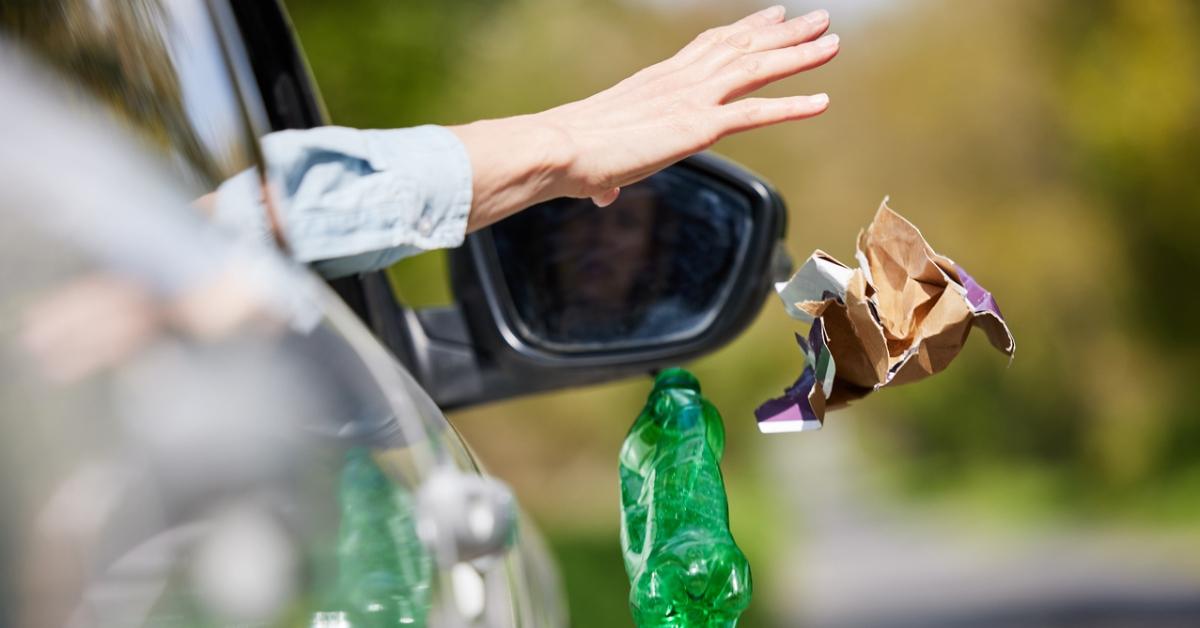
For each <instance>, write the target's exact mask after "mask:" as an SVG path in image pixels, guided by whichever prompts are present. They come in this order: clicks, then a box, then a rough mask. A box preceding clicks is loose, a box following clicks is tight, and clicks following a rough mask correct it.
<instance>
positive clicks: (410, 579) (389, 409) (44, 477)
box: [0, 0, 790, 626]
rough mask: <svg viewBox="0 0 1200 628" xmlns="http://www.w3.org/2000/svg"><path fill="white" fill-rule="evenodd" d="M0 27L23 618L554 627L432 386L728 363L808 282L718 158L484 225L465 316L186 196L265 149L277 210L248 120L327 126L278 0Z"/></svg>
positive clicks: (115, 8)
mask: <svg viewBox="0 0 1200 628" xmlns="http://www.w3.org/2000/svg"><path fill="white" fill-rule="evenodd" d="M0 25H2V26H3V39H0V45H3V54H4V57H5V59H6V61H5V64H4V65H3V67H0V93H3V94H5V115H4V116H3V119H2V120H0V137H2V138H3V139H4V141H3V142H0V220H3V224H4V228H3V230H2V231H0V234H2V235H0V238H2V239H3V243H2V246H0V251H2V252H0V256H2V257H0V259H2V260H3V261H2V263H0V268H2V269H3V270H2V271H0V272H2V273H3V274H2V275H0V369H2V372H3V374H4V378H3V383H2V384H0V387H2V388H3V392H2V393H0V407H2V412H0V467H2V470H0V487H2V491H3V492H2V493H0V498H2V499H3V504H4V507H3V508H0V559H2V562H3V565H4V566H5V568H4V569H5V570H4V573H3V576H2V578H0V608H3V609H4V610H3V613H4V614H5V615H6V616H7V617H6V618H5V621H4V623H5V624H6V625H10V624H13V625H27V626H60V625H71V626H94V625H96V626H136V625H183V626H190V625H231V624H239V625H246V624H249V625H298V624H301V625H302V624H309V625H313V626H359V625H377V624H382V623H391V624H395V623H403V624H408V625H436V626H473V625H481V626H557V625H562V624H564V622H565V611H564V609H563V605H562V602H561V593H560V590H559V583H558V578H557V574H556V570H555V568H554V566H553V563H552V560H551V559H550V557H549V556H548V554H547V552H546V550H545V549H544V546H543V545H542V543H541V540H540V538H539V536H538V534H537V532H536V530H534V529H533V528H531V527H530V526H529V525H528V524H527V523H526V522H525V521H524V520H523V519H522V518H521V516H520V514H519V509H518V508H517V506H516V504H515V502H514V500H513V498H512V496H511V494H510V493H509V491H508V490H507V488H505V487H504V486H503V485H502V484H500V483H499V482H496V481H494V480H492V479H489V478H487V477H486V476H485V475H482V474H481V473H480V471H479V469H478V467H477V465H476V464H475V462H474V461H473V459H472V457H471V455H470V453H469V452H468V450H467V447H466V446H465V445H464V443H463V442H462V441H461V439H460V438H459V437H458V435H457V434H456V433H455V432H454V430H453V429H452V428H451V427H450V426H449V424H447V423H446V420H445V418H444V416H443V414H442V412H441V410H440V409H439V406H441V407H450V406H461V405H468V404H474V403H479V402H483V401H487V400H492V399H499V398H503V397H509V396H513V395H518V394H525V393H529V392H535V391H541V390H551V389H555V388H561V387H565V386H572V385H581V384H586V383H592V382H599V381H605V380H610V379H614V378H618V377H623V376H628V375H633V374H639V373H645V372H648V371H650V370H653V369H655V368H659V367H661V366H664V365H666V364H670V363H674V362H678V361H681V360H684V359H687V358H690V357H694V356H697V355H700V354H702V353H705V352H708V351H711V350H713V349H715V348H717V347H718V346H720V345H721V344H724V343H725V342H728V341H729V340H731V339H732V338H734V337H735V336H736V335H737V334H738V333H740V332H741V331H742V330H744V329H745V327H746V326H747V325H748V324H749V323H750V321H751V320H752V319H753V317H754V316H755V314H756V313H757V311H758V309H759V308H760V307H761V305H762V303H763V301H764V299H765V298H766V296H767V294H768V291H769V288H770V281H771V279H772V276H779V275H783V274H786V273H787V271H788V270H789V266H790V262H789V261H788V260H787V258H786V255H784V254H783V253H782V249H781V248H780V246H779V244H780V238H781V237H782V234H783V228H784V216H785V212H784V208H783V205H782V202H781V201H780V200H779V198H778V196H777V195H775V193H774V192H773V191H771V190H770V189H769V188H768V187H767V186H766V185H765V184H764V183H763V182H761V181H760V180H758V179H757V178H755V177H753V176H751V175H749V174H747V173H745V172H742V171H741V170H739V169H738V168H736V167H734V166H732V165H730V164H728V163H725V162H722V161H720V160H717V159H715V158H713V157H708V156H698V157H694V158H691V159H688V160H685V161H684V162H681V163H680V164H678V165H676V166H672V167H671V168H669V169H667V170H666V171H664V172H662V173H660V174H658V175H655V176H653V177H651V178H650V179H648V180H647V181H645V182H643V183H641V184H638V185H635V186H631V187H630V188H629V189H628V190H626V192H625V193H623V194H622V198H621V201H620V202H619V203H617V204H616V205H614V206H613V207H610V208H607V209H605V210H598V209H596V208H595V207H594V206H592V205H591V204H590V202H589V201H575V200H560V201H552V202H550V203H547V204H545V205H544V206H541V207H537V208H533V209H530V210H528V211H526V212H524V213H522V214H521V215H520V216H518V217H516V218H514V219H512V220H509V221H505V222H503V223H501V224H498V225H496V226H494V227H493V228H491V229H487V230H484V231H482V232H480V233H477V234H475V235H473V236H471V237H470V238H469V239H468V242H467V244H466V245H465V246H464V247H462V249H460V250H459V251H456V252H455V253H454V257H453V265H452V266H453V268H452V280H453V284H454V292H455V297H456V301H457V302H456V303H455V304H454V305H453V306H450V307H443V308H433V309H425V310H419V311H414V310H411V309H409V308H407V307H405V306H404V304H402V303H400V302H398V301H397V299H396V298H395V296H394V295H393V294H392V292H391V289H390V287H389V285H388V283H387V281H386V279H385V277H384V276H383V274H382V273H375V274H368V275H363V276H358V277H351V278H349V279H344V280H339V281H337V282H333V286H332V287H333V290H331V289H330V287H329V286H326V285H325V284H323V283H322V282H321V281H320V280H319V279H317V278H316V277H315V276H313V275H312V274H310V273H308V272H307V271H305V270H303V269H300V268H297V267H295V266H294V265H293V264H291V263H289V262H287V261H286V260H285V259H284V257H283V256H281V255H279V254H278V251H275V250H272V248H271V247H269V246H263V243H258V242H245V241H244V239H243V240H239V239H238V238H237V237H236V234H227V233H222V232H219V231H218V230H217V229H216V228H215V227H213V226H211V225H209V224H207V223H206V222H205V221H204V220H203V219H202V217H201V211H200V210H199V209H197V208H196V207H193V206H192V205H194V204H202V202H201V203H197V201H196V199H202V198H203V197H204V195H205V194H207V193H209V192H211V191H212V190H213V189H215V188H216V186H217V185H219V184H220V183H221V182H222V181H225V180H227V179H229V178H230V177H233V176H234V175H236V174H238V173H240V172H245V171H246V170H248V169H253V170H254V171H255V172H258V173H260V178H261V179H262V186H261V188H262V193H263V195H264V196H265V201H266V202H265V206H266V208H267V211H268V213H269V215H270V216H269V217H270V219H271V220H273V221H277V220H278V219H279V215H281V214H280V212H278V211H273V210H274V209H277V208H278V202H279V201H278V199H275V198H273V197H272V194H271V190H272V189H273V187H274V186H275V185H276V184H277V182H273V181H270V180H268V179H267V176H266V175H265V174H264V173H267V172H268V171H269V169H268V168H266V167H265V166H266V164H264V163H263V162H262V155H261V151H260V150H259V147H258V140H257V138H259V137H261V136H263V135H265V134H267V133H270V132H272V131H276V130H281V129H286V128H304V127H309V126H314V125H319V124H323V123H324V116H323V113H322V110H321V107H320V104H319V99H318V97H317V95H316V91H315V89H314V88H313V86H312V83H311V80H310V79H309V77H308V74H307V71H306V69H305V66H304V63H303V60H302V58H301V56H300V53H299V50H298V48H297V47H296V45H295V42H294V39H293V36H292V34H291V30H290V26H289V24H288V22H287V20H286V16H285V15H284V13H283V11H282V9H281V7H280V6H279V5H278V4H276V3H274V2H253V3H251V2H238V3H235V2H224V1H222V0H211V1H206V0H137V1H135V2H108V1H100V2H95V1H85V0H56V1H52V2H18V3H5V4H4V5H0ZM30 53H32V54H30ZM276 244H278V245H279V246H280V247H281V248H286V242H282V241H280V242H277V243H276ZM335 291H336V293H335ZM427 391H428V392H427ZM614 548H615V546H614ZM614 603H617V601H616V600H614Z"/></svg>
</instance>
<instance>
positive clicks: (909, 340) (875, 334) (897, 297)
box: [755, 199, 1016, 433]
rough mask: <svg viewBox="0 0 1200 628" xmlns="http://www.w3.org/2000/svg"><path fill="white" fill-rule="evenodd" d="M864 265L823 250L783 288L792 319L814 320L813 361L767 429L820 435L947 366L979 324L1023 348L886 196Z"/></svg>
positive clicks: (767, 418)
mask: <svg viewBox="0 0 1200 628" xmlns="http://www.w3.org/2000/svg"><path fill="white" fill-rule="evenodd" d="M855 257H856V259H857V260H858V268H850V267H849V266H847V265H845V264H843V263H842V262H839V261H838V260H836V259H834V258H833V257H832V256H830V255H829V254H827V253H825V252H823V251H820V250H818V251H816V252H815V253H813V255H812V257H810V258H809V259H808V261H807V262H805V264H804V266H802V267H801V268H800V270H799V271H797V272H796V274H795V275H793V276H792V278H791V279H789V280H788V281H786V282H782V283H779V284H776V286H775V289H776V291H777V292H778V293H779V296H780V298H781V299H783V302H784V307H785V308H786V309H787V312H788V314H790V315H791V316H792V317H793V318H796V319H798V320H800V321H803V322H805V323H811V324H812V327H811V328H810V329H809V332H808V335H807V337H804V336H801V335H799V334H797V335H796V341H797V343H798V344H799V345H800V349H801V351H802V352H803V353H804V355H805V360H806V364H805V367H804V371H803V372H802V373H801V374H800V378H799V379H797V380H796V382H795V383H794V384H792V386H790V387H789V388H788V389H787V390H786V391H785V392H784V395H783V396H782V397H778V398H776V399H771V400H769V401H767V402H766V403H764V404H762V405H761V406H759V408H758V409H757V410H755V415H756V416H757V418H758V427H759V429H760V430H761V431H763V432H765V433H775V432H795V431H803V430H811V429H819V428H820V427H821V425H822V424H823V423H824V421H825V411H826V410H830V409H835V408H839V407H842V406H845V405H846V404H848V403H850V402H851V401H854V400H856V399H860V398H862V397H864V396H866V395H867V394H869V393H870V392H872V391H874V390H877V389H879V388H883V387H884V386H895V385H898V384H907V383H909V382H916V381H919V380H922V379H924V378H926V377H929V376H930V375H933V374H934V373H937V372H938V371H941V370H942V369H944V368H946V367H947V366H948V365H949V364H950V362H951V361H952V360H953V359H954V357H955V356H957V355H958V353H959V351H961V350H962V347H963V344H964V343H965V342H966V340H967V335H968V333H969V332H970V331H971V329H972V328H973V327H978V328H980V329H981V330H983V332H984V333H985V334H986V335H987V337H988V340H989V341H990V342H991V344H992V346H994V347H996V348H997V349H999V350H1000V351H1001V352H1003V353H1004V354H1005V355H1008V356H1009V357H1010V358H1011V357H1012V355H1013V352H1014V350H1015V349H1016V342H1015V341H1014V340H1013V336H1012V333H1011V332H1010V331H1009V329H1008V325H1007V323H1005V321H1004V316H1003V315H1002V314H1001V313H1000V308H999V306H998V305H996V300H995V299H994V298H993V297H992V294H991V293H990V292H988V291H987V290H984V289H983V287H982V286H980V285H979V284H978V283H977V282H976V281H975V280H974V279H973V278H972V277H971V276H970V275H969V274H967V272H966V271H965V270H963V268H962V266H959V265H958V264H955V263H954V262H953V261H952V260H950V259H949V258H947V257H944V256H942V255H939V254H938V253H936V252H935V251H934V250H933V248H931V247H930V246H929V244H928V243H927V242H926V241H925V238H924V237H923V236H922V235H921V232H920V231H919V230H918V229H917V228H916V227H915V226H913V224H912V223H910V222H909V221H907V220H905V219H904V218H903V217H902V216H900V214H897V213H896V212H894V211H892V209H891V208H890V207H888V205H887V199H884V201H883V204H882V205H880V207H879V211H878V213H876V214H875V219H874V220H873V221H872V222H871V224H870V225H869V226H867V228H866V229H864V230H863V231H861V232H860V233H859V234H858V252H857V254H856V255H855Z"/></svg>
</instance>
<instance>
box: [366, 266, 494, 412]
mask: <svg viewBox="0 0 1200 628" xmlns="http://www.w3.org/2000/svg"><path fill="white" fill-rule="evenodd" d="M362 283H363V288H364V297H365V301H366V309H367V312H368V318H369V320H370V323H371V328H372V330H373V331H374V332H375V335H376V337H378V338H379V340H380V341H381V342H383V344H384V346H386V347H387V348H388V349H390V350H391V351H392V353H393V354H395V355H396V357H397V358H399V360H400V362H401V363H402V364H404V366H405V367H406V368H408V370H409V372H410V373H412V375H413V377H414V378H415V379H416V380H417V381H418V382H419V383H420V384H421V387H422V388H424V389H425V390H426V392H428V393H429V395H430V397H432V398H433V400H434V401H435V402H436V403H437V404H438V406H439V407H442V408H443V409H449V408H453V407H456V406H461V405H464V404H466V403H469V402H470V401H472V400H474V399H477V398H479V397H480V396H481V395H482V394H483V391H484V385H483V373H482V370H481V367H480V364H479V359H478V357H477V355H476V351H475V347H474V345H473V343H472V342H471V333H470V330H468V328H467V322H466V318H465V316H464V315H463V311H462V308H461V307H460V306H458V305H450V306H441V307H429V308H421V309H419V310H414V309H412V308H409V307H405V306H404V305H402V304H401V303H400V301H399V300H398V299H397V298H396V296H395V293H393V292H392V287H391V285H390V284H389V283H388V279H387V276H386V274H385V273H370V274H368V275H363V276H362Z"/></svg>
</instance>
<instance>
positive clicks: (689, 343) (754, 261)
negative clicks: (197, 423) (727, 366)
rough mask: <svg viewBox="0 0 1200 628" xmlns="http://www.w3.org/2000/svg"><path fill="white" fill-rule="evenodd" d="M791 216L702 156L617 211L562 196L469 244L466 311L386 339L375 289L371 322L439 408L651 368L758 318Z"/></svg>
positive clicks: (659, 178) (455, 272)
mask: <svg viewBox="0 0 1200 628" xmlns="http://www.w3.org/2000/svg"><path fill="white" fill-rule="evenodd" d="M786 218H787V213H786V209H785V207H784V204H783V201H782V199H780V197H779V195H778V194H776V193H775V191H774V190H773V189H771V187H770V186H768V185H767V184H766V183H765V182H764V181H762V180H761V179H759V178H758V177H756V176H754V175H752V174H750V173H748V172H746V171H745V170H743V169H741V168H739V167H738V166H736V165H734V164H733V163H731V162H729V161H726V160H723V159H720V158H718V157H715V156H713V155H709V154H702V155H697V156H693V157H690V158H688V159H685V160H683V161H681V162H679V163H677V164H675V165H673V166H671V167H669V168H667V169H666V170H663V171H662V172H659V173H658V174H655V175H653V176H651V177H649V178H648V179H646V180H644V181H642V182H639V183H637V184H635V185H632V186H629V187H627V188H624V189H623V190H622V191H621V196H620V198H619V199H618V200H617V201H616V202H615V203H614V204H613V205H611V206H609V207H606V208H598V207H596V206H595V205H593V204H592V203H591V201H590V200H586V199H583V200H580V199H556V200H553V201H549V202H546V203H542V204H540V205H536V206H534V207H531V208H529V209H526V210H525V211H523V212H521V213H520V214H517V215H515V216H513V217H511V218H508V219H506V220H504V221H502V222H500V223H497V224H496V225H493V226H492V227H489V228H487V229H484V230H481V231H479V232H477V233H475V234H472V235H471V236H470V237H468V238H467V242H466V243H465V244H464V246H463V247H461V248H460V249H458V250H456V251H454V252H452V253H451V257H450V272H451V282H452V287H453V290H454V295H455V298H456V300H457V301H458V305H457V307H455V308H449V309H447V308H435V309H431V310H421V311H416V312H413V311H410V310H405V311H403V312H402V316H401V317H399V318H400V319H402V320H398V319H397V317H396V316H395V314H393V315H392V316H384V317H382V318H391V319H393V323H392V324H386V323H385V325H384V326H385V327H390V329H380V325H379V322H380V320H381V316H380V314H382V312H380V308H381V307H383V308H386V307H387V305H388V302H390V303H391V304H393V305H391V307H392V308H393V309H394V308H395V307H396V306H395V305H394V303H395V301H394V299H392V298H390V291H387V286H386V281H385V280H383V278H376V279H375V280H374V281H370V283H369V284H368V285H367V291H366V292H367V297H368V301H370V302H371V303H370V305H371V308H370V309H371V310H372V311H373V315H372V317H371V318H372V319H374V321H376V331H377V333H379V335H380V336H381V337H382V338H383V339H384V341H385V342H386V343H387V344H389V345H391V346H392V348H393V349H394V350H397V353H399V354H400V355H401V357H402V359H404V360H405V362H407V363H408V364H409V366H410V368H411V369H412V370H413V373H414V375H415V376H416V377H417V379H418V380H420V381H421V384H422V385H423V386H425V388H426V390H428V391H429V392H430V394H431V395H432V396H433V398H434V399H435V400H436V401H437V402H438V404H439V405H441V406H443V407H455V406H464V405H471V404H474V403H479V402H482V401H489V400H496V399H503V398H508V397H514V396H518V395H523V394H528V393H534V392H540V391H547V390H553V389H558V388H563V387H568V386H579V385H585V384H593V383H598V382H602V381H609V380H613V379H618V378H622V377H627V376H630V375H637V374H642V373H648V372H651V371H653V370H655V369H658V368H662V367H664V366H667V365H671V364H677V363H679V362H683V361H685V360H689V359H692V358H695V357H697V356H700V355H703V354H705V353H708V352H711V351H713V350H715V349H717V348H719V347H721V346H722V345H724V344H726V343H727V342H729V341H730V340H732V339H733V338H735V337H736V336H737V335H738V334H739V333H741V332H742V331H743V330H744V329H745V328H746V327H747V326H748V325H749V324H750V323H751V322H752V321H753V320H754V318H755V316H756V315H757V314H758V311H759V309H760V308H761V307H762V305H763V302H764V299H765V298H766V297H767V295H768V294H769V293H770V290H771V284H772V282H773V281H777V280H782V279H786V277H787V275H788V274H789V273H790V271H791V260H790V259H789V258H788V257H787V254H786V252H785V251H784V248H783V246H782V240H783V235H784V230H785V226H786ZM364 279H366V280H370V279H371V278H370V277H369V276H368V277H366V278H364ZM383 291H387V294H385V295H382V296H380V295H381V293H382V292H383ZM373 293H374V294H376V295H377V296H376V298H371V295H372V294H373Z"/></svg>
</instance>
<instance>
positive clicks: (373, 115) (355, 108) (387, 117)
mask: <svg viewBox="0 0 1200 628" xmlns="http://www.w3.org/2000/svg"><path fill="white" fill-rule="evenodd" d="M508 1H509V0H454V1H453V2H446V1H445V0H403V1H398V0H358V1H356V2H326V1H323V0H286V1H285V4H286V5H287V9H288V13H289V14H290V15H291V17H292V20H293V22H294V23H295V25H296V28H297V30H298V32H299V33H300V36H301V42H302V44H303V46H304V48H305V51H306V53H307V55H308V60H309V63H310V64H311V65H312V69H313V73H314V74H316V76H317V77H318V78H319V79H320V83H321V90H322V93H323V95H324V97H325V102H326V105H327V106H328V107H329V112H330V116H331V117H332V118H333V119H334V121H335V122H337V123H338V124H344V125H347V126H356V127H385V128H386V127H398V126H412V125H415V124H426V123H430V122H447V120H445V119H444V117H443V116H442V115H441V113H442V103H443V101H444V96H445V95H446V94H447V92H449V91H452V90H451V85H452V84H453V82H454V79H455V70H456V69H457V63H458V60H459V59H460V58H461V57H462V56H463V54H464V52H463V51H464V50H465V49H466V48H467V47H469V46H470V44H471V42H472V41H473V40H474V38H475V35H476V31H477V29H479V28H480V27H481V26H484V25H486V20H487V18H488V17H489V16H490V15H492V14H493V13H494V12H495V11H497V10H498V9H500V8H502V7H503V6H504V5H505V4H506V3H507V2H508Z"/></svg>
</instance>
